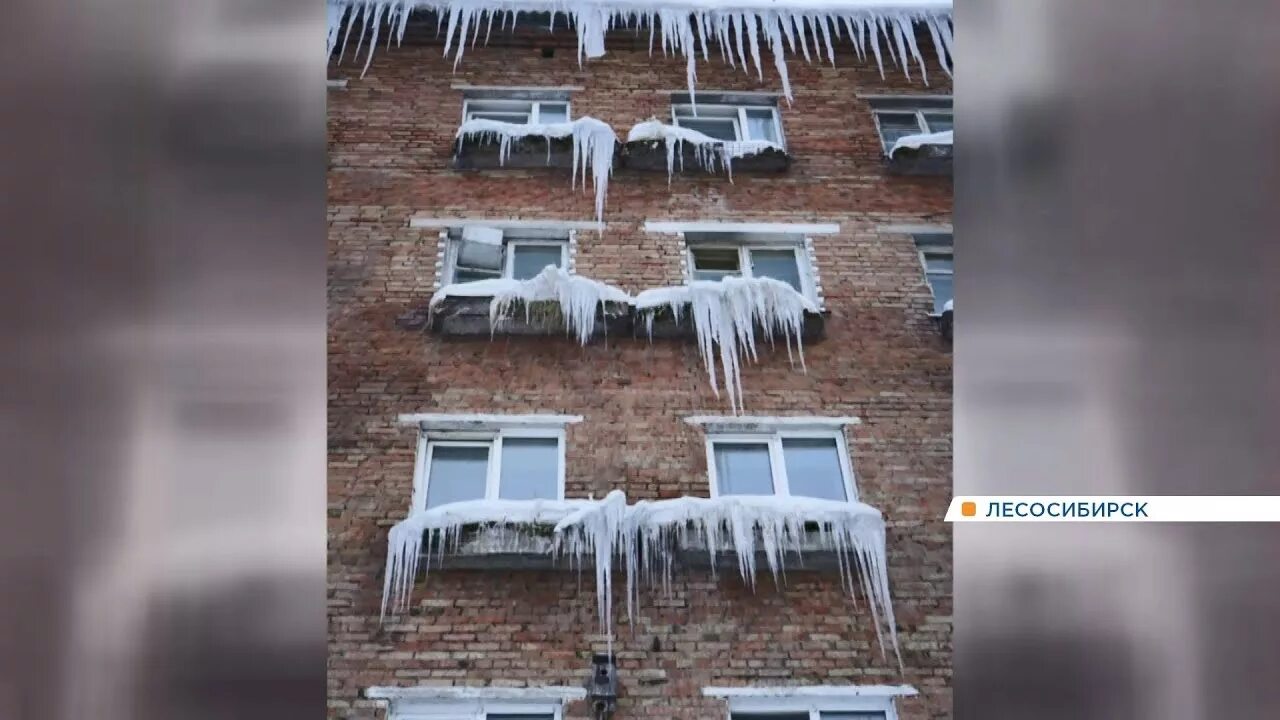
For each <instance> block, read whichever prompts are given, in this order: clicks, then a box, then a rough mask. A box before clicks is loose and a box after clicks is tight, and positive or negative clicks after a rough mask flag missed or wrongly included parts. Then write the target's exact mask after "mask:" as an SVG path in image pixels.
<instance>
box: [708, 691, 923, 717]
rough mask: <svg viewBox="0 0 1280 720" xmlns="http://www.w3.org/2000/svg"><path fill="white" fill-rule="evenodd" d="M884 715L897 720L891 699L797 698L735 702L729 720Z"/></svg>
mask: <svg viewBox="0 0 1280 720" xmlns="http://www.w3.org/2000/svg"><path fill="white" fill-rule="evenodd" d="M824 712H826V713H837V712H882V713H884V717H885V720H898V711H897V708H896V707H895V706H894V702H893V698H892V697H891V696H865V697H850V698H839V699H837V698H831V699H826V698H824V699H820V700H819V699H813V700H810V699H807V698H797V697H790V698H789V697H785V696H784V697H759V698H748V697H741V698H733V699H732V700H731V701H730V704H729V710H728V711H727V712H726V713H725V718H727V720H733V718H734V715H739V714H749V713H808V714H809V720H822V713H824Z"/></svg>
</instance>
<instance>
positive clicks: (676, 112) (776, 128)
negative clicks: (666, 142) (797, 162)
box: [671, 103, 787, 150]
mask: <svg viewBox="0 0 1280 720" xmlns="http://www.w3.org/2000/svg"><path fill="white" fill-rule="evenodd" d="M693 107H694V106H693V105H692V104H689V103H674V104H672V105H671V122H672V123H674V124H675V125H676V126H677V127H683V126H682V125H680V113H681V112H683V110H682V109H683V108H689V109H690V112H689V114H690V115H692V116H693V117H691V118H689V119H692V120H698V119H702V118H701V117H699V116H698V115H697V114H696V113H694V112H692V108H693ZM697 108H698V111H699V112H701V111H702V110H712V111H716V110H719V111H727V110H736V111H737V113H736V114H735V115H734V116H733V117H731V118H726V117H725V116H723V115H708V116H707V117H706V119H710V120H732V121H733V135H734V138H735V140H734V141H733V142H745V141H748V140H763V139H764V138H748V137H743V133H744V132H745V129H746V128H747V127H750V126H749V125H748V124H747V111H748V110H768V111H769V112H770V113H771V114H772V115H773V132H774V134H775V135H777V137H778V147H780V148H782V149H783V150H786V148H787V137H786V135H783V134H782V116H781V115H780V114H779V113H778V108H776V107H774V106H772V105H728V104H703V103H699V104H698V105H697ZM723 142H730V141H729V140H725V141H723Z"/></svg>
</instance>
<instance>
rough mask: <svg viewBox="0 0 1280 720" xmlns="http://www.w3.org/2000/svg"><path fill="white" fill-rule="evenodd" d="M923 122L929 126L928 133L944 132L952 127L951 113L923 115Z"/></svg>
mask: <svg viewBox="0 0 1280 720" xmlns="http://www.w3.org/2000/svg"><path fill="white" fill-rule="evenodd" d="M924 121H925V123H926V124H927V125H928V126H929V132H945V131H947V130H951V129H952V128H953V127H954V118H953V117H952V115H951V113H941V112H939V113H924Z"/></svg>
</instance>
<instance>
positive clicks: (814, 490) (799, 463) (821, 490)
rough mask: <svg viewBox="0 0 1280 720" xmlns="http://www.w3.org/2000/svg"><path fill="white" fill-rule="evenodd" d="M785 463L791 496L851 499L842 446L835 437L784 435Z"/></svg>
mask: <svg viewBox="0 0 1280 720" xmlns="http://www.w3.org/2000/svg"><path fill="white" fill-rule="evenodd" d="M782 458H783V463H784V464H785V465H786V466H787V485H788V486H789V487H790V488H791V494H792V495H800V496H802V497H814V498H824V499H826V500H848V499H849V498H848V497H847V496H846V494H845V487H844V472H843V470H841V468H840V447H839V445H837V444H836V441H835V440H826V439H821V438H816V439H809V438H784V439H783V441H782Z"/></svg>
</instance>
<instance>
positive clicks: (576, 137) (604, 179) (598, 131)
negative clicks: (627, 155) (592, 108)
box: [457, 117, 618, 223]
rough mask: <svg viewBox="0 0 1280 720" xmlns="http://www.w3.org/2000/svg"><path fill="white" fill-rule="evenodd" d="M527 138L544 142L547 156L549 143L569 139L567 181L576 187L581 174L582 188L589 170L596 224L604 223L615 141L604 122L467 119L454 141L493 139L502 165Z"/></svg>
mask: <svg viewBox="0 0 1280 720" xmlns="http://www.w3.org/2000/svg"><path fill="white" fill-rule="evenodd" d="M529 137H541V138H546V139H547V153H548V154H550V152H551V145H550V143H551V140H552V139H560V138H572V140H573V177H572V180H571V182H572V183H573V184H574V186H575V187H576V186H577V182H578V174H579V172H581V174H582V185H583V187H584V188H585V187H586V185H587V171H588V170H590V171H591V180H592V182H593V183H594V185H595V191H596V222H600V223H602V222H604V201H605V195H606V194H607V193H608V190H609V176H610V175H611V174H613V149H614V146H615V145H617V142H618V138H617V136H615V135H614V134H613V128H611V127H609V125H608V124H607V123H604V122H601V121H600V120H597V119H595V118H593V117H581V118H578V119H577V120H574V121H572V122H562V123H539V124H532V123H529V124H526V123H509V122H501V121H498V120H468V121H466V122H464V123H462V125H461V126H460V127H459V128H458V133H457V138H458V142H462V141H463V140H466V139H469V138H476V139H478V140H481V141H484V140H496V141H497V142H498V162H499V164H502V163H505V162H506V160H507V157H508V155H509V154H510V152H511V143H512V142H513V141H516V140H523V139H524V138H529Z"/></svg>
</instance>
